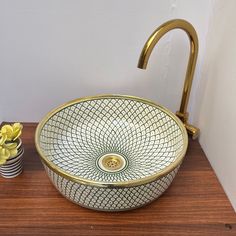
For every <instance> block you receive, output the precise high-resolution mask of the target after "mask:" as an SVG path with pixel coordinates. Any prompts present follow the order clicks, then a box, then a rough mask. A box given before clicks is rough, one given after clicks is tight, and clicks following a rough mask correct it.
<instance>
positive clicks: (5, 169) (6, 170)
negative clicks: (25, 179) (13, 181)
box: [0, 139, 24, 178]
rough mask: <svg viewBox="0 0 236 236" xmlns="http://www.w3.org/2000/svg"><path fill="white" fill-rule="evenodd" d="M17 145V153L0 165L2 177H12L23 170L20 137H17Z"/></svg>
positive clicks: (22, 150)
mask: <svg viewBox="0 0 236 236" xmlns="http://www.w3.org/2000/svg"><path fill="white" fill-rule="evenodd" d="M18 143H19V144H18V146H17V150H18V153H17V155H16V156H14V157H11V158H9V159H8V160H7V161H6V163H5V164H3V165H0V174H1V176H2V177H4V178H14V177H16V176H18V175H19V174H21V172H22V171H23V162H22V158H23V154H24V149H23V147H22V142H21V140H20V139H18Z"/></svg>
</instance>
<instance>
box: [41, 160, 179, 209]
mask: <svg viewBox="0 0 236 236" xmlns="http://www.w3.org/2000/svg"><path fill="white" fill-rule="evenodd" d="M43 165H44V168H45V170H46V172H47V175H48V176H49V178H50V180H51V181H52V183H53V185H54V186H55V187H56V188H57V190H58V191H59V192H60V193H61V194H62V195H63V196H65V197H66V198H67V199H69V200H70V201H72V202H74V203H76V204H78V205H80V206H83V207H86V208H89V209H93V210H98V211H125V210H132V209H135V208H139V207H142V206H144V205H147V204H148V203H151V202H152V201H154V200H155V199H157V198H158V197H160V196H161V195H162V194H163V193H164V192H165V190H166V189H167V188H168V187H169V186H170V184H171V183H172V181H173V179H174V177H175V176H176V174H177V172H178V169H179V166H180V165H179V166H177V167H176V168H175V169H173V170H172V171H171V172H169V173H168V174H167V175H165V176H163V177H161V178H159V179H157V180H155V181H153V182H150V183H147V184H143V185H139V186H134V187H97V186H89V185H85V184H80V183H76V182H73V181H71V180H69V179H67V178H65V177H63V176H61V175H59V174H57V173H55V172H53V171H52V170H51V169H49V168H48V167H47V166H46V165H45V164H44V163H43Z"/></svg>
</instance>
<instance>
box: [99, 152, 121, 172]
mask: <svg viewBox="0 0 236 236" xmlns="http://www.w3.org/2000/svg"><path fill="white" fill-rule="evenodd" d="M125 165H126V160H125V159H124V157H122V156H121V155H119V154H115V153H109V154H106V155H104V156H102V157H100V158H99V160H98V166H99V167H100V168H101V169H102V170H105V171H108V172H116V171H120V170H122V169H123V168H124V167H125Z"/></svg>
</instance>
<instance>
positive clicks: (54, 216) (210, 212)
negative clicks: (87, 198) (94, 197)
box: [0, 123, 236, 236]
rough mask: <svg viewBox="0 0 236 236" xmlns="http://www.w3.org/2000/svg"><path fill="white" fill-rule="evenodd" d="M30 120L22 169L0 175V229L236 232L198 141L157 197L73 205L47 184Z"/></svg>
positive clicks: (64, 232) (34, 232)
mask: <svg viewBox="0 0 236 236" xmlns="http://www.w3.org/2000/svg"><path fill="white" fill-rule="evenodd" d="M35 128H36V124H34V123H25V124H24V132H23V135H22V140H23V145H24V148H25V154H24V172H23V173H22V174H21V175H20V176H18V177H16V178H13V179H4V178H0V235H14V236H15V235H24V236H25V235H34V236H35V235H48V236H50V235H69V236H71V235H86V236H87V235H102V236H106V235H112V236H115V235H120V236H122V235H127V236H128V235H129V236H132V235H135V236H138V235H165V236H167V235H175V236H177V235H181V236H183V235H188V236H189V235H201V236H202V235H214V236H217V235H234V236H235V235H236V214H235V212H234V211H233V209H232V207H231V205H230V203H229V200H228V199H227V197H226V195H225V193H224V192H223V189H222V187H221V185H220V184H219V182H218V180H217V178H216V175H215V174H214V172H213V170H212V168H211V166H210V164H209V162H208V161H207V159H206V156H205V155H204V153H203V151H202V149H201V147H200V145H199V143H198V142H197V141H192V140H190V143H189V148H188V152H187V156H186V158H185V160H184V163H183V165H182V166H181V169H180V171H179V173H178V175H177V176H176V178H175V180H174V181H173V183H172V185H171V187H170V188H169V189H168V190H167V191H166V193H165V194H164V195H163V196H162V197H160V198H159V199H158V200H157V201H155V202H153V203H151V204H150V205H148V206H146V207H143V208H140V209H137V210H133V211H128V212H118V213H106V212H96V211H92V210H88V209H85V208H82V207H80V206H77V205H75V204H73V203H71V202H69V201H68V200H66V199H65V198H64V197H62V196H61V195H60V194H59V193H58V192H57V190H56V189H55V188H54V187H53V186H52V184H51V183H50V181H49V179H48V177H47V176H46V173H45V171H44V169H43V166H42V164H41V163H40V159H39V156H38V154H37V152H36V149H35V146H34V132H35Z"/></svg>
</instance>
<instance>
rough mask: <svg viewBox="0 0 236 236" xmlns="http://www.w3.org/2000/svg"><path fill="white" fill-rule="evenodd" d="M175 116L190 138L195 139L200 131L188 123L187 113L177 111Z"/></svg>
mask: <svg viewBox="0 0 236 236" xmlns="http://www.w3.org/2000/svg"><path fill="white" fill-rule="evenodd" d="M176 116H177V117H178V118H179V119H180V120H181V121H182V122H183V124H184V126H185V128H186V130H187V132H188V134H189V135H190V136H191V138H192V139H197V138H198V136H199V134H200V129H199V128H197V127H195V126H193V125H190V124H189V123H188V112H185V113H182V112H180V111H177V112H176Z"/></svg>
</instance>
